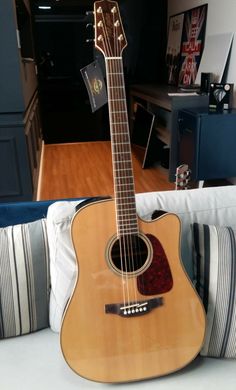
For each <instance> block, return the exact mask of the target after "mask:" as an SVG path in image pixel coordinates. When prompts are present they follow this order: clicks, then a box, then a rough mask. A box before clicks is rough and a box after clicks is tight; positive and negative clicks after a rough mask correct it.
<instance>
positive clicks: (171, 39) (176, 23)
mask: <svg viewBox="0 0 236 390" xmlns="http://www.w3.org/2000/svg"><path fill="white" fill-rule="evenodd" d="M183 23H184V14H183V13H182V14H178V15H174V16H171V17H170V19H169V31H168V40H167V50H166V65H167V77H168V84H173V85H177V84H178V79H179V65H180V49H181V41H182V31H183Z"/></svg>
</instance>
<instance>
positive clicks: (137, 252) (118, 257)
mask: <svg viewBox="0 0 236 390" xmlns="http://www.w3.org/2000/svg"><path fill="white" fill-rule="evenodd" d="M151 253H152V248H151V244H150V242H149V240H148V239H147V238H146V237H145V236H143V235H137V234H135V235H127V236H121V237H120V238H117V237H116V238H115V239H113V240H112V242H111V244H110V250H109V262H110V264H111V266H112V268H113V269H114V270H116V271H117V272H125V273H131V274H132V275H133V274H137V273H139V272H140V271H143V270H144V269H146V267H147V266H148V265H149V260H150V259H151Z"/></svg>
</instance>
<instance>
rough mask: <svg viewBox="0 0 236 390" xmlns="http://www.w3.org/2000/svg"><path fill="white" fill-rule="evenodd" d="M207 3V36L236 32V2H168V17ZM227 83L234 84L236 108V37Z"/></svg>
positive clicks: (184, 0)
mask: <svg viewBox="0 0 236 390" xmlns="http://www.w3.org/2000/svg"><path fill="white" fill-rule="evenodd" d="M206 3H207V4H208V14H207V26H206V36H207V35H213V34H220V33H226V32H236V23H235V18H236V1H235V0H208V1H207V0H178V1H176V0H168V17H169V16H170V15H174V14H177V13H179V12H182V11H185V10H187V9H190V8H193V7H197V6H199V5H202V4H206ZM227 82H229V83H234V91H235V92H234V106H236V37H235V38H234V42H233V46H232V51H231V58H230V64H229V69H228V77H227Z"/></svg>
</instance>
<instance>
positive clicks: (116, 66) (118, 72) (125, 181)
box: [106, 57, 138, 236]
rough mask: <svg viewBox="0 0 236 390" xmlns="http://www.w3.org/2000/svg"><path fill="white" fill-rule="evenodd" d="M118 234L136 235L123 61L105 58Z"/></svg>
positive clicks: (136, 225)
mask: <svg viewBox="0 0 236 390" xmlns="http://www.w3.org/2000/svg"><path fill="white" fill-rule="evenodd" d="M106 74H107V91H108V107H109V118H110V132H111V147H112V164H113V178H114V193H115V204H116V220H117V234H118V236H124V235H129V234H137V233H138V224H137V214H136V204H135V188H134V176H133V164H132V154H131V146H130V134H129V124H128V114H127V104H126V93H125V83H124V72H123V62H122V58H119V57H118V58H106Z"/></svg>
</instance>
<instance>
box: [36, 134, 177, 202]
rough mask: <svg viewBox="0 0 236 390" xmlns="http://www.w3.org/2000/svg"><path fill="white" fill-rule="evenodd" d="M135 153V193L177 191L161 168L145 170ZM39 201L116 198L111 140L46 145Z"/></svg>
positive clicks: (134, 151) (133, 156) (137, 152)
mask: <svg viewBox="0 0 236 390" xmlns="http://www.w3.org/2000/svg"><path fill="white" fill-rule="evenodd" d="M139 155H140V150H138V149H135V150H133V152H132V158H133V170H134V178H135V190H136V193H140V192H148V191H164V190H169V189H174V184H173V183H169V182H168V178H167V175H168V172H167V170H166V169H164V168H162V167H151V168H147V169H142V167H141V163H140V160H139ZM40 176H41V178H40V183H39V189H38V196H37V198H38V200H46V199H62V198H75V197H86V196H97V195H98V196H99V195H113V192H114V191H113V176H112V161H111V149H110V142H109V141H99V142H83V143H69V144H48V145H45V146H44V152H43V160H42V167H41V175H40Z"/></svg>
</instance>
